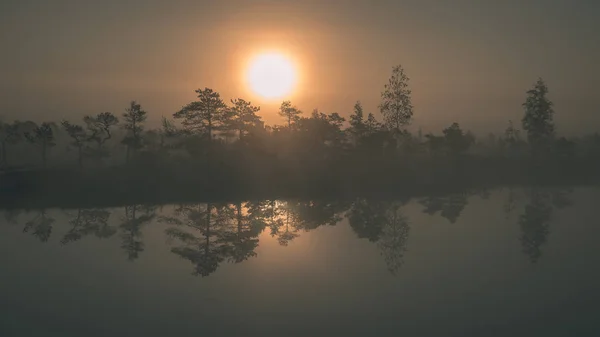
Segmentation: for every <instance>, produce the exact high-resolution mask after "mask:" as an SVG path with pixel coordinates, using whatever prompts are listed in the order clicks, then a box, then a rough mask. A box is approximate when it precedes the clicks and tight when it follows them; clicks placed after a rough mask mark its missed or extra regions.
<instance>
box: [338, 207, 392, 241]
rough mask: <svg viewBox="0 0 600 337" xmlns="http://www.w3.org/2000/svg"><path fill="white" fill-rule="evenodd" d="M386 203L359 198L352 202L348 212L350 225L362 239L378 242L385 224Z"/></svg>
mask: <svg viewBox="0 0 600 337" xmlns="http://www.w3.org/2000/svg"><path fill="white" fill-rule="evenodd" d="M385 207H386V205H385V204H384V203H380V202H368V201H367V200H365V199H359V200H357V201H355V202H354V203H353V204H352V207H351V208H350V211H349V212H348V214H347V216H348V221H349V222H350V226H351V227H352V229H353V230H354V232H355V233H356V235H357V236H358V237H359V238H360V239H368V240H369V241H371V242H377V241H378V240H379V237H380V236H381V232H382V230H383V226H384V225H385V221H386V219H385Z"/></svg>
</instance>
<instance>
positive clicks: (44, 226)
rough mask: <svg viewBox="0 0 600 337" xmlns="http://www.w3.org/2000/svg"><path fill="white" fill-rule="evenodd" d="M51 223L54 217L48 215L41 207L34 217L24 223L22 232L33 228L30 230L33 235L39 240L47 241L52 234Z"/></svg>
mask: <svg viewBox="0 0 600 337" xmlns="http://www.w3.org/2000/svg"><path fill="white" fill-rule="evenodd" d="M53 223H54V218H51V217H48V215H47V214H46V210H45V209H43V210H40V211H39V213H38V215H36V216H35V218H33V219H31V220H30V221H28V222H27V223H25V228H23V233H28V232H29V231H31V230H33V231H32V232H31V234H32V235H33V236H35V237H36V238H38V239H39V240H40V241H41V242H47V241H48V239H49V238H50V235H51V234H52V224H53Z"/></svg>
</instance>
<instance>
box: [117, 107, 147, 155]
mask: <svg viewBox="0 0 600 337" xmlns="http://www.w3.org/2000/svg"><path fill="white" fill-rule="evenodd" d="M146 118H147V113H146V111H144V110H142V106H141V105H140V104H138V103H137V102H136V101H131V103H130V104H129V108H127V109H125V113H124V114H123V120H124V123H123V128H124V129H125V130H126V131H127V134H126V136H125V138H123V141H122V143H123V144H125V145H126V146H127V155H126V162H129V159H130V156H131V152H132V151H136V150H139V149H140V148H142V146H143V143H142V134H143V131H144V122H145V121H146Z"/></svg>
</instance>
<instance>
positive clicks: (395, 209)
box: [377, 205, 410, 274]
mask: <svg viewBox="0 0 600 337" xmlns="http://www.w3.org/2000/svg"><path fill="white" fill-rule="evenodd" d="M409 232H410V226H409V223H408V219H407V218H406V217H405V216H404V215H403V214H402V212H401V211H400V205H393V206H392V207H390V208H389V209H388V210H387V212H386V222H385V226H383V230H382V232H381V237H380V239H379V241H378V242H377V246H378V247H379V250H380V251H381V255H382V256H383V259H384V260H385V263H386V265H387V267H388V270H389V271H390V273H392V274H396V273H397V272H398V270H399V269H400V267H401V266H402V264H403V263H404V254H405V253H406V251H407V249H406V244H407V241H408V234H409Z"/></svg>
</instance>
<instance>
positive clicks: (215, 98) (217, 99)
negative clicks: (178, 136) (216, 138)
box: [173, 88, 229, 142]
mask: <svg viewBox="0 0 600 337" xmlns="http://www.w3.org/2000/svg"><path fill="white" fill-rule="evenodd" d="M196 94H198V100H197V101H194V102H191V103H189V104H188V105H186V106H184V107H183V108H182V109H181V110H179V111H177V112H176V113H174V114H173V118H174V119H177V120H181V124H182V125H183V129H184V130H185V131H186V132H187V133H188V134H199V135H202V136H204V137H206V138H207V139H208V141H209V142H212V139H213V135H214V132H215V131H217V130H221V129H223V127H224V126H226V125H227V123H228V116H229V115H228V114H229V111H228V109H227V105H226V104H225V103H224V102H223V100H222V99H221V95H220V94H219V93H218V92H216V91H214V90H212V89H210V88H204V89H198V90H196Z"/></svg>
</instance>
